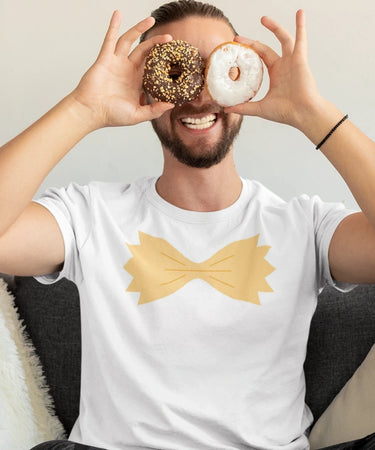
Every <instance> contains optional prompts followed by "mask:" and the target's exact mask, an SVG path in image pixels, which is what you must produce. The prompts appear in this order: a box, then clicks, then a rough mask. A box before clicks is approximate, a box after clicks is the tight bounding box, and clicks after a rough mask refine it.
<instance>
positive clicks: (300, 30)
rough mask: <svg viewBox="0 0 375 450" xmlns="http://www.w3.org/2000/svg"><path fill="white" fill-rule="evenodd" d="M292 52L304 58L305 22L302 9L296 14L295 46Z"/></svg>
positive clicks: (305, 46) (305, 45) (305, 50)
mask: <svg viewBox="0 0 375 450" xmlns="http://www.w3.org/2000/svg"><path fill="white" fill-rule="evenodd" d="M294 50H295V51H296V52H299V53H300V54H302V55H304V56H306V55H307V33H306V20H305V13H304V11H303V10H302V9H299V10H298V11H297V14H296V45H295V48H294Z"/></svg>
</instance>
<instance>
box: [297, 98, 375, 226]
mask: <svg viewBox="0 0 375 450" xmlns="http://www.w3.org/2000/svg"><path fill="white" fill-rule="evenodd" d="M343 116H344V113H343V112H341V111H340V110H339V109H337V108H336V107H335V106H334V105H332V104H331V103H329V102H327V101H320V102H319V106H318V105H317V106H315V107H314V108H311V111H310V114H307V115H305V116H304V118H303V120H302V121H303V122H304V125H302V124H301V126H300V129H301V131H303V132H304V134H305V135H306V136H307V137H308V138H309V139H310V140H311V141H312V142H313V144H314V145H317V144H318V143H320V142H321V140H322V139H323V138H324V137H325V136H326V134H327V133H328V132H329V131H330V130H331V129H332V127H333V126H334V125H335V124H336V123H337V122H338V121H339V120H340V119H342V117H343ZM320 151H321V152H322V153H323V154H324V155H325V156H326V157H327V158H328V160H329V161H330V162H331V163H332V164H333V165H334V167H335V168H336V169H337V171H338V172H339V173H340V175H341V176H342V177H343V179H344V180H345V182H346V184H347V185H348V187H349V189H350V191H351V192H352V194H353V196H354V198H355V199H356V201H357V203H358V205H359V206H360V208H361V209H362V211H363V212H364V213H365V215H366V216H367V219H368V220H369V221H370V222H371V224H372V225H373V226H374V227H375V143H374V142H373V141H372V140H371V139H370V138H368V137H367V136H366V135H365V134H364V133H363V132H362V131H361V130H359V129H358V128H357V127H356V126H355V125H354V124H353V123H352V122H351V121H350V120H346V121H345V122H343V123H342V124H341V125H340V126H339V127H338V128H337V129H336V130H335V131H334V133H333V134H332V135H331V136H330V137H329V138H328V139H327V141H326V142H325V143H324V144H323V145H322V147H321V148H320Z"/></svg>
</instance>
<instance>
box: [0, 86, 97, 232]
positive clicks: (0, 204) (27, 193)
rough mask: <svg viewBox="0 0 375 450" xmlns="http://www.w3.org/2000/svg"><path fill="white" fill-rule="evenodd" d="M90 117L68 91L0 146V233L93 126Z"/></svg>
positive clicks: (9, 224) (13, 220) (8, 225)
mask: <svg viewBox="0 0 375 450" xmlns="http://www.w3.org/2000/svg"><path fill="white" fill-rule="evenodd" d="M89 119H90V116H89V111H87V110H86V109H85V107H84V106H82V105H80V104H79V103H78V102H76V101H75V100H74V96H73V95H72V94H71V95H69V96H67V97H66V98H64V99H63V100H62V101H61V102H60V103H58V104H57V105H56V106H55V107H54V108H52V109H51V110H50V111H49V112H48V113H47V114H45V115H44V116H43V117H42V118H41V119H39V120H38V121H37V122H35V123H34V124H33V125H31V126H30V127H29V128H28V129H26V130H25V131H24V132H23V133H21V134H20V135H19V136H17V137H15V138H14V139H13V140H11V141H10V142H8V143H7V144H5V145H4V146H3V147H2V148H1V149H0V236H1V235H2V234H3V233H4V232H5V231H6V230H7V229H8V228H9V227H10V226H11V225H12V224H13V223H14V222H15V220H16V219H17V217H18V216H19V215H20V214H21V213H22V212H23V210H24V209H25V208H26V206H27V205H28V204H29V202H30V201H31V200H32V198H33V196H34V195H35V193H36V191H37V189H38V188H39V186H40V185H41V183H42V182H43V180H44V179H45V177H46V176H47V175H48V173H49V172H50V171H51V170H52V169H53V167H54V166H55V165H56V164H57V163H58V162H59V161H60V160H61V159H62V158H63V157H64V156H65V155H66V154H67V153H68V152H69V151H70V150H71V149H72V147H74V145H75V144H76V143H77V142H79V141H80V140H81V139H82V138H83V137H84V136H85V135H87V134H88V133H89V132H90V131H92V130H93V129H94V127H93V126H92V125H91V121H90V120H89Z"/></svg>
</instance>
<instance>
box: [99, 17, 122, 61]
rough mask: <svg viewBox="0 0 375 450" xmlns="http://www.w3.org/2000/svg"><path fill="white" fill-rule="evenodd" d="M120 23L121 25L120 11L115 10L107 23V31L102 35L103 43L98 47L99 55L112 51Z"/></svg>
mask: <svg viewBox="0 0 375 450" xmlns="http://www.w3.org/2000/svg"><path fill="white" fill-rule="evenodd" d="M120 25H121V13H120V11H115V12H114V13H113V14H112V18H111V21H110V23H109V27H108V30H107V33H106V35H105V37H104V41H103V45H102V48H101V49H100V53H99V55H103V54H105V53H113V52H114V49H115V47H116V42H117V36H118V31H119V28H120Z"/></svg>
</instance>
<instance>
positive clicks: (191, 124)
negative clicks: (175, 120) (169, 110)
mask: <svg viewBox="0 0 375 450" xmlns="http://www.w3.org/2000/svg"><path fill="white" fill-rule="evenodd" d="M216 120H217V116H216V114H208V115H207V116H204V117H199V118H198V117H183V118H182V119H181V122H182V124H183V125H184V126H185V127H186V128H190V129H191V130H204V129H205V128H210V127H212V125H213V124H214V123H215V122H216Z"/></svg>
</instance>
